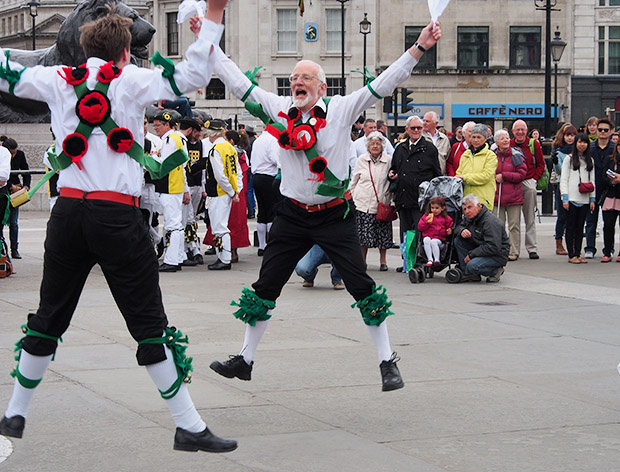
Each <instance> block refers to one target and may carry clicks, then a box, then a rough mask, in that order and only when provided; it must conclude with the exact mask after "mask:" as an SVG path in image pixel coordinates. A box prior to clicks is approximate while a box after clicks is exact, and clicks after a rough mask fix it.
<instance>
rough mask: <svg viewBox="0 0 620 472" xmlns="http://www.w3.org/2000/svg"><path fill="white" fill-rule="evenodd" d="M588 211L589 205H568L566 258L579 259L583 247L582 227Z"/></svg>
mask: <svg viewBox="0 0 620 472" xmlns="http://www.w3.org/2000/svg"><path fill="white" fill-rule="evenodd" d="M589 211H590V205H587V204H586V205H582V206H575V205H573V204H572V203H569V204H568V215H567V216H566V250H567V251H568V258H569V259H570V258H573V257H579V256H580V255H581V247H582V246H583V226H584V225H585V223H586V217H587V215H588V212H589Z"/></svg>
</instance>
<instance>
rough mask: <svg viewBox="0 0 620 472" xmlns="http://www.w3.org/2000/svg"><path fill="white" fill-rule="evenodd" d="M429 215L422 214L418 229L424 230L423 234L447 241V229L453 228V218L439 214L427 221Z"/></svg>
mask: <svg viewBox="0 0 620 472" xmlns="http://www.w3.org/2000/svg"><path fill="white" fill-rule="evenodd" d="M429 214H430V213H429ZM427 217H428V215H422V218H420V221H419V223H418V230H419V231H421V232H422V236H423V237H426V236H428V237H429V238H432V239H441V240H442V241H446V240H447V239H448V233H447V229H448V228H452V225H453V224H454V222H453V221H452V218H450V217H449V216H447V215H446V216H442V215H438V216H434V217H433V221H432V222H430V223H427V222H426V218H427Z"/></svg>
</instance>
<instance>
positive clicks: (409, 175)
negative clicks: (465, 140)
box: [388, 116, 442, 243]
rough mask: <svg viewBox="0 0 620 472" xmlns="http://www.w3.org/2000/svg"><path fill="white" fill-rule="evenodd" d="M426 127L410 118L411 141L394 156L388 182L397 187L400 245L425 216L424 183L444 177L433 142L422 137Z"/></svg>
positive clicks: (407, 128)
mask: <svg viewBox="0 0 620 472" xmlns="http://www.w3.org/2000/svg"><path fill="white" fill-rule="evenodd" d="M423 126H424V124H423V123H422V120H421V119H420V117H418V116H410V117H409V118H407V122H406V124H405V133H407V136H408V138H409V139H408V140H407V141H405V142H403V143H401V144H399V145H398V146H397V147H396V149H395V150H394V155H393V156H392V167H390V171H389V173H388V179H389V180H390V181H392V182H393V183H394V186H395V187H396V190H395V191H394V203H395V204H396V210H397V211H398V218H399V219H400V242H401V243H402V242H403V240H404V236H403V233H405V232H406V231H408V230H412V229H416V227H417V224H418V221H419V220H420V217H421V216H422V215H421V213H420V206H419V205H418V194H419V192H418V187H419V186H420V184H421V183H422V182H426V181H429V180H431V179H433V178H435V177H438V176H440V175H442V172H441V167H440V164H439V152H438V151H437V148H436V147H435V146H434V145H433V143H432V141H431V140H430V138H429V139H425V138H424V136H422V129H423Z"/></svg>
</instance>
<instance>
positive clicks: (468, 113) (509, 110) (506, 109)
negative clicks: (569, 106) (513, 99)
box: [452, 103, 555, 119]
mask: <svg viewBox="0 0 620 472" xmlns="http://www.w3.org/2000/svg"><path fill="white" fill-rule="evenodd" d="M551 116H552V117H554V116H555V109H554V107H552V108H551ZM452 117H453V118H500V119H501V118H544V117H545V106H544V105H543V104H521V103H518V104H512V103H510V104H488V103H485V104H471V105H452Z"/></svg>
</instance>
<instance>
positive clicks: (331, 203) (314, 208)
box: [289, 190, 351, 212]
mask: <svg viewBox="0 0 620 472" xmlns="http://www.w3.org/2000/svg"><path fill="white" fill-rule="evenodd" d="M289 200H290V201H291V202H293V203H294V204H295V205H297V206H298V207H300V208H303V209H304V210H306V211H308V212H314V211H321V210H327V209H328V208H332V207H335V206H337V205H340V204H341V203H344V202H345V201H347V200H351V192H349V191H348V190H347V191H346V192H345V193H344V195H343V198H334V199H333V200H330V201H328V202H325V203H318V204H316V205H307V204H305V203H301V202H298V201H297V200H295V199H293V198H290V197H289Z"/></svg>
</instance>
